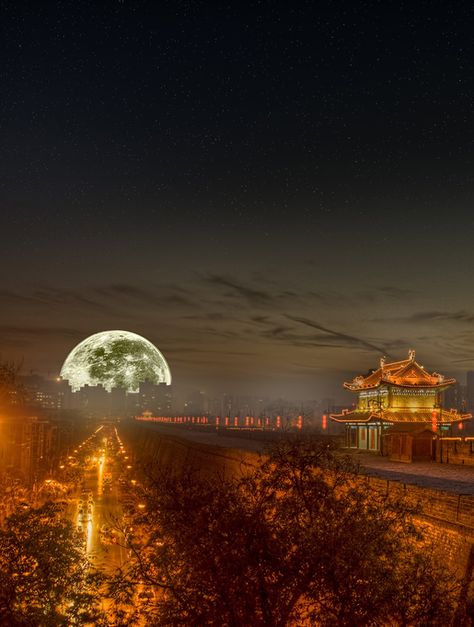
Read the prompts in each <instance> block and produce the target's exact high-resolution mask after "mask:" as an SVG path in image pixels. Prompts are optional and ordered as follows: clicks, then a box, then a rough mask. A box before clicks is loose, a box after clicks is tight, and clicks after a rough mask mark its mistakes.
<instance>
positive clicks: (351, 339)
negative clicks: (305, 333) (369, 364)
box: [285, 315, 390, 357]
mask: <svg viewBox="0 0 474 627" xmlns="http://www.w3.org/2000/svg"><path fill="white" fill-rule="evenodd" d="M285 317H286V318H288V319H289V320H293V322H298V323H299V324H302V325H305V326H307V327H310V328H312V329H317V330H319V331H323V333H325V334H327V336H328V337H329V338H331V337H334V338H337V339H338V340H340V341H341V342H342V343H343V344H344V345H346V346H358V347H360V348H365V349H368V350H370V351H376V352H378V353H382V354H387V350H386V346H378V345H376V344H373V343H372V342H369V341H367V340H364V339H363V338H359V337H356V336H354V335H349V334H347V333H341V332H340V331H334V330H333V329H329V328H328V327H325V326H323V325H321V324H319V323H317V322H314V321H313V320H309V319H308V318H300V317H298V316H291V315H286V316H285ZM387 356H389V357H390V355H388V354H387Z"/></svg>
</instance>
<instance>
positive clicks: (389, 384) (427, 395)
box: [331, 351, 471, 451]
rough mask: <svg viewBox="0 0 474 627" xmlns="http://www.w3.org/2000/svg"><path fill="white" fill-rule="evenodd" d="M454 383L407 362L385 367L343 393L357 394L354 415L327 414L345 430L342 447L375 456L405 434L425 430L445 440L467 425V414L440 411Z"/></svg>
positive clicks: (411, 353) (412, 361)
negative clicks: (392, 437)
mask: <svg viewBox="0 0 474 627" xmlns="http://www.w3.org/2000/svg"><path fill="white" fill-rule="evenodd" d="M455 383H456V381H455V379H449V378H446V377H444V376H443V375H441V374H438V373H432V374H429V373H428V372H427V371H426V370H425V369H424V368H423V366H420V364H418V363H417V362H416V361H415V351H409V354H408V359H404V360H402V361H396V362H392V363H385V361H384V359H381V360H380V366H379V368H377V370H373V371H372V372H371V373H369V374H368V375H365V376H363V375H359V376H357V377H355V378H354V380H353V381H351V382H349V383H344V387H345V388H346V389H348V390H350V391H352V392H355V393H356V394H357V405H356V407H355V409H352V410H344V411H342V412H341V413H333V414H331V420H333V421H335V422H339V423H344V424H345V425H346V446H347V447H349V448H358V449H364V450H369V451H378V450H380V449H381V446H382V440H383V439H382V436H383V435H385V434H389V433H390V432H392V431H393V432H395V431H401V430H404V431H406V432H410V431H412V432H415V431H420V430H424V429H426V428H428V429H432V430H435V431H436V432H438V433H444V434H445V435H449V433H450V431H451V429H452V426H453V425H459V424H462V423H463V422H465V421H466V420H469V419H470V418H471V414H469V413H464V414H462V413H460V412H458V410H457V409H450V410H447V409H445V408H444V407H443V394H442V393H443V392H444V391H445V390H447V389H448V388H450V387H451V386H452V385H454V384H455Z"/></svg>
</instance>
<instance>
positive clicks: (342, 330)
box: [0, 0, 474, 398]
mask: <svg viewBox="0 0 474 627" xmlns="http://www.w3.org/2000/svg"><path fill="white" fill-rule="evenodd" d="M473 19H474V9H473V8H471V7H469V5H468V4H466V5H463V4H462V3H459V4H458V3H433V2H423V1H420V2H416V3H414V2H396V3H392V2H358V3H349V2H347V3H346V2H330V1H327V2H317V3H316V2H294V3H288V2H283V3H279V2H265V1H261V2H252V3H245V2H244V3H242V2H235V3H227V2H223V3H210V2H199V1H196V2H180V1H174V2H160V3H157V2H141V1H127V0H123V1H121V2H120V1H109V2H88V1H80V0H75V1H70V2H69V1H61V2H60V1H57V2H46V3H31V2H25V3H22V2H21V1H20V2H19V1H8V0H6V1H4V2H2V3H1V6H0V30H1V36H0V46H1V50H0V60H1V61H0V68H1V82H0V85H1V92H0V93H1V96H0V124H1V141H0V164H1V167H0V172H1V175H0V203H1V209H2V210H1V214H0V227H1V231H0V233H1V235H0V237H1V247H0V256H1V260H2V274H1V276H2V279H1V282H0V298H1V301H0V302H1V308H0V351H1V356H2V358H3V359H15V360H22V361H23V364H24V366H23V369H24V370H26V371H28V370H33V371H35V372H40V373H44V374H47V373H50V374H51V375H52V374H57V372H58V371H59V370H60V367H61V365H62V362H63V360H64V359H65V357H66V355H67V353H68V352H69V350H70V349H71V348H72V347H73V346H74V345H75V344H76V343H77V342H78V341H80V340H81V339H83V338H84V337H86V336H87V335H89V334H91V333H95V332H97V331H101V330H105V329H114V328H116V329H126V330H130V331H134V332H136V333H140V334H142V335H144V336H145V337H147V338H148V339H150V340H151V341H152V342H154V343H155V344H156V345H157V346H158V347H159V348H160V350H161V351H162V352H163V353H164V354H165V356H166V357H167V359H168V362H169V364H170V367H171V370H172V373H173V377H174V381H175V382H177V383H178V384H180V385H183V386H188V387H193V386H194V387H196V388H200V389H203V390H205V391H207V392H209V393H214V392H215V393H217V392H221V391H229V390H231V391H235V392H242V393H244V392H245V393H258V394H269V395H273V396H275V395H280V394H281V395H285V396H288V397H294V398H298V397H300V396H304V397H305V398H317V397H321V396H327V395H329V394H331V395H334V394H337V391H338V390H339V389H340V384H341V381H342V380H343V379H344V377H347V376H350V377H352V376H353V375H354V374H358V373H360V372H366V371H367V369H368V368H369V367H371V366H376V365H377V364H378V361H379V358H380V356H381V355H382V354H385V355H387V356H388V357H393V358H400V357H404V356H405V355H406V351H407V349H408V348H409V347H414V348H416V350H417V356H418V358H419V361H420V363H423V364H424V365H425V367H427V368H433V369H437V370H441V371H443V372H448V373H453V374H455V376H459V377H460V379H461V380H463V378H464V374H463V373H464V372H465V371H466V370H467V369H471V368H472V369H474V294H473V291H474V286H473V281H472V276H473V271H474V254H473V249H472V247H473V235H474V213H473V208H474V207H473V196H474V163H473V160H474V150H473V139H474V117H473V106H474V98H473V95H474V94H473V87H474V84H473V83H474V74H473V72H472V65H473V60H474V39H473V38H472V31H471V25H472V22H473Z"/></svg>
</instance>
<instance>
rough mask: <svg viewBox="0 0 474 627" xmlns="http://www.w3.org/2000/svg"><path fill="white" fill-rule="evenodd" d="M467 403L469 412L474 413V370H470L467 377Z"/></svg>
mask: <svg viewBox="0 0 474 627" xmlns="http://www.w3.org/2000/svg"><path fill="white" fill-rule="evenodd" d="M466 383H467V386H466V403H467V409H468V411H470V412H472V411H474V370H468V372H467V375H466Z"/></svg>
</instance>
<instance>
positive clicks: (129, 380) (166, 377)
mask: <svg viewBox="0 0 474 627" xmlns="http://www.w3.org/2000/svg"><path fill="white" fill-rule="evenodd" d="M60 374H61V378H62V379H65V380H66V381H68V382H69V385H70V386H71V388H72V391H73V392H77V391H78V390H80V389H81V388H82V387H83V386H84V385H89V386H96V385H103V386H104V388H105V389H106V390H107V391H108V392H110V391H111V390H112V388H122V389H125V390H127V392H138V388H139V385H140V383H141V382H143V381H150V382H151V383H155V384H158V383H166V385H170V384H171V371H170V369H169V366H168V364H167V363H166V359H165V358H164V357H163V355H162V354H161V353H160V351H159V350H158V349H157V348H156V346H154V345H153V344H152V343H151V342H149V341H148V340H146V339H145V338H144V337H141V335H137V334H136V333H130V331H102V332H101V333H95V334H94V335H91V336H89V337H87V338H86V339H85V340H83V341H82V342H81V343H80V344H78V345H77V346H76V347H75V348H73V350H72V351H71V352H70V353H69V355H68V356H67V358H66V361H65V362H64V364H63V367H62V368H61V373H60Z"/></svg>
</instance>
